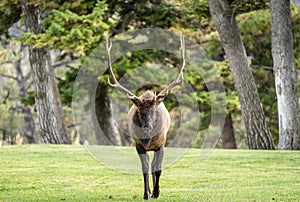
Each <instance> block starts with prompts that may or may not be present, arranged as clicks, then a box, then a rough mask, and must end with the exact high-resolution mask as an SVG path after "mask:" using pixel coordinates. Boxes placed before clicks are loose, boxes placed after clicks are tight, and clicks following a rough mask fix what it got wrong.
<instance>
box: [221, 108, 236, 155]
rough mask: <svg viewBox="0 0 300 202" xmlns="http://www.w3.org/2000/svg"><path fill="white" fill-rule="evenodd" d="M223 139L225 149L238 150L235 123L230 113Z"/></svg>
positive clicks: (227, 117)
mask: <svg viewBox="0 0 300 202" xmlns="http://www.w3.org/2000/svg"><path fill="white" fill-rule="evenodd" d="M221 138H222V147H223V149H236V142H235V137H234V129H233V121H232V117H231V114H230V113H229V114H227V115H226V118H225V122H224V126H223V130H222V136H221Z"/></svg>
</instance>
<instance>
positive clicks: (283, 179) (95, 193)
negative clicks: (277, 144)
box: [0, 145, 300, 202]
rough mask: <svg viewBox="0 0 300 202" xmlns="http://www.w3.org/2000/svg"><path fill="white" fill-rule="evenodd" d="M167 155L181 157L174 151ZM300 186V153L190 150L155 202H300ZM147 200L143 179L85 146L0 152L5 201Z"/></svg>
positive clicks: (165, 177) (0, 189)
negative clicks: (103, 160)
mask: <svg viewBox="0 0 300 202" xmlns="http://www.w3.org/2000/svg"><path fill="white" fill-rule="evenodd" d="M103 149H104V147H103V148H101V151H102V154H103V155H107V156H106V158H109V157H111V158H116V157H115V156H112V155H110V154H111V152H110V151H111V149H112V147H107V149H104V150H103ZM121 150H124V151H126V152H129V153H132V154H134V153H135V149H134V148H121ZM106 151H107V152H106ZM166 152H169V153H172V154H173V153H174V154H175V153H176V152H177V153H179V154H182V152H178V150H177V149H174V148H171V149H168V150H167V151H166ZM169 155H170V154H169ZM132 157H133V158H137V159H138V156H137V155H136V156H135V155H133V156H132ZM118 158H122V155H121V156H119V157H118ZM115 160H117V159H115ZM120 162H121V163H122V164H124V162H123V161H120ZM128 163H130V162H128ZM122 166H126V165H121V169H122ZM128 166H129V167H130V165H128ZM299 187H300V152H299V151H257V150H256V151H250V150H213V152H212V153H211V154H210V155H209V156H208V157H207V158H205V159H201V158H200V150H198V149H190V150H188V151H187V152H186V153H185V154H184V156H182V157H181V158H180V159H179V160H177V161H175V162H173V164H171V165H170V166H169V167H167V168H165V169H164V170H163V173H162V177H161V196H160V197H159V199H158V200H156V201H180V202H181V201H298V200H300V192H299ZM142 196H143V180H142V175H141V174H130V173H121V172H118V171H116V170H112V169H109V168H107V167H106V165H105V164H103V163H100V162H99V161H97V160H95V158H94V157H92V156H91V155H90V154H89V152H87V150H86V148H84V147H81V146H65V145H59V146H58V145H25V146H7V147H0V201H141V200H142Z"/></svg>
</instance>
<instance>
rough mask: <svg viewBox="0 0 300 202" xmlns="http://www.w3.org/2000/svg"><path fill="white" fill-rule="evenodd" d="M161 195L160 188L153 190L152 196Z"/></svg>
mask: <svg viewBox="0 0 300 202" xmlns="http://www.w3.org/2000/svg"><path fill="white" fill-rule="evenodd" d="M158 197H159V190H153V194H152V196H151V198H158Z"/></svg>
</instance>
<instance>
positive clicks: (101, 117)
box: [95, 83, 121, 145]
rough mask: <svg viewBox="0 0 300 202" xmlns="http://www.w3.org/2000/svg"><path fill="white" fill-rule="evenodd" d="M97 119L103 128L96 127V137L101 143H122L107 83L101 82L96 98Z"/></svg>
mask: <svg viewBox="0 0 300 202" xmlns="http://www.w3.org/2000/svg"><path fill="white" fill-rule="evenodd" d="M95 99H96V100H95V110H96V116H97V117H96V119H95V120H97V121H98V123H96V124H97V125H98V124H99V126H100V128H101V130H97V129H96V139H97V142H98V144H100V145H121V137H120V133H119V130H118V127H117V126H116V123H115V120H114V119H113V116H112V109H111V101H110V99H109V96H108V89H107V87H106V85H104V84H102V83H99V85H98V87H97V91H96V98H95Z"/></svg>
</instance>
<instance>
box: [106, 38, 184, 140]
mask: <svg viewBox="0 0 300 202" xmlns="http://www.w3.org/2000/svg"><path fill="white" fill-rule="evenodd" d="M180 44H181V47H180V50H181V66H180V68H179V69H178V73H177V76H176V78H175V79H174V80H173V81H172V82H171V83H170V84H169V85H168V86H167V87H165V88H164V89H163V90H162V91H161V92H160V93H158V94H156V93H154V92H153V91H150V90H148V91H146V92H144V93H143V94H142V95H141V96H139V97H138V96H136V95H135V94H133V93H132V92H131V91H129V90H128V89H126V88H125V87H124V86H122V85H121V84H120V83H119V82H118V80H117V79H116V77H115V75H114V73H113V70H112V65H111V56H110V50H111V47H112V42H111V40H109V39H108V38H107V40H106V50H107V58H108V70H109V73H110V76H111V78H112V81H113V83H111V82H110V79H109V78H108V83H109V84H110V85H111V86H112V87H115V88H119V89H120V90H122V91H124V92H125V93H127V96H128V98H129V99H130V100H131V101H132V102H133V104H134V105H135V107H136V111H137V113H135V114H136V115H135V116H136V117H132V119H133V122H134V123H135V125H136V126H137V127H139V128H141V129H142V132H143V135H146V136H148V135H149V134H150V133H151V132H152V131H153V130H155V128H154V126H155V125H156V124H155V123H156V122H157V121H159V113H156V112H157V110H156V109H157V107H158V106H159V105H160V104H161V103H162V102H163V100H164V98H165V97H166V96H167V94H168V92H169V90H170V89H172V88H173V87H174V86H176V85H178V84H180V83H181V82H182V78H183V69H184V66H185V42H184V37H182V36H181V37H180ZM141 139H143V138H141Z"/></svg>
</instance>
